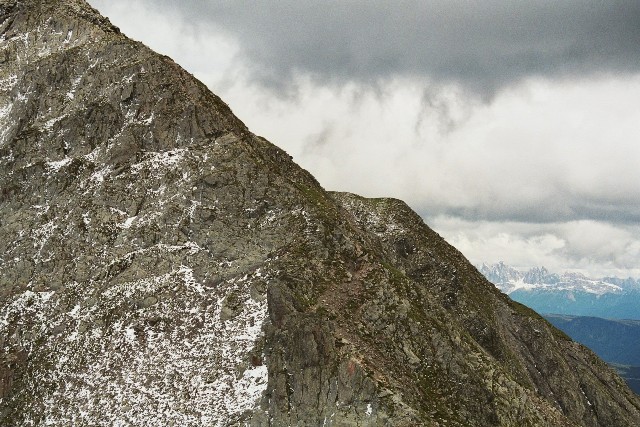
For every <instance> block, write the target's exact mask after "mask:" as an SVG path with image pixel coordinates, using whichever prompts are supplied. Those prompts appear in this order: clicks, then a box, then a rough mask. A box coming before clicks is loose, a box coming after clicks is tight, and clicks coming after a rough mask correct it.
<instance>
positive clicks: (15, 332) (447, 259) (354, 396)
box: [0, 0, 640, 426]
mask: <svg viewBox="0 0 640 427" xmlns="http://www.w3.org/2000/svg"><path fill="white" fill-rule="evenodd" d="M0 34H1V35H0V64H1V68H0V424H2V425H8V426H9V425H11V426H45V425H71V426H76V425H77V426H80V425H92V426H94V425H95V426H127V425H132V426H158V425H167V426H170V425H175V426H210V425H216V426H218V425H219V426H223V425H253V426H267V425H272V426H280V425H299V426H307V425H398V426H400V425H406V426H413V425H428V426H431V425H433V426H437V425H450V426H451V425H458V426H467V425H477V426H490V425H505V426H507V425H532V426H533V425H535V426H563V425H567V426H577V425H585V426H612V425H616V426H635V425H638V424H639V423H640V412H639V411H638V408H639V407H640V402H639V401H638V399H637V397H635V395H633V394H632V393H631V392H630V391H629V390H628V388H627V387H626V386H625V384H624V382H623V381H622V380H620V378H619V377H617V375H615V374H614V373H613V372H612V371H611V370H609V369H608V368H607V367H606V366H605V365H604V364H603V363H601V362H600V361H599V360H598V359H597V358H595V357H594V356H593V354H591V353H590V352H589V351H587V350H585V349H584V348H581V347H580V346H578V345H577V344H574V343H572V342H571V341H569V340H568V339H567V338H566V337H565V336H563V335H562V334H561V333H559V332H558V331H556V330H555V329H553V328H551V327H550V326H549V325H548V324H547V323H546V322H545V321H544V320H542V319H541V318H539V317H538V316H536V315H535V314H534V313H533V312H531V311H529V310H527V309H525V308H523V307H521V306H519V305H517V304H514V303H512V302H511V301H510V300H508V298H506V297H505V296H503V295H501V294H500V293H499V291H497V290H496V289H495V288H494V287H493V286H492V285H490V284H489V283H488V282H487V281H486V280H485V279H484V278H483V277H482V276H481V275H480V274H479V273H478V272H477V270H476V269H475V268H474V267H473V266H471V265H470V264H469V263H468V262H467V261H466V260H465V259H464V258H463V257H462V255H461V254H460V253H459V252H457V251H456V250H455V249H453V248H452V247H450V246H449V245H447V244H446V243H445V242H444V241H443V240H442V239H441V238H440V237H439V236H438V235H437V234H435V233H434V232H433V231H431V230H430V229H429V228H428V227H427V226H426V225H424V223H423V222H422V221H421V220H420V218H419V217H418V216H417V215H416V214H415V213H413V212H412V211H411V210H410V209H409V208H408V207H407V206H406V205H404V204H403V203H402V202H400V201H397V200H389V199H364V198H361V197H358V196H355V195H351V194H344V193H328V192H326V191H325V190H324V189H323V188H322V187H321V186H320V185H319V184H318V183H317V182H316V181H315V180H314V178H313V177H312V176H311V175H309V174H308V173H307V172H305V171H304V170H302V169H300V168H299V167H298V166H297V165H295V164H294V163H293V162H292V161H291V159H290V157H289V156H288V155H287V154H286V153H284V152H283V151H281V150H279V149H278V148H276V147H275V146H273V145H271V144H270V143H269V142H267V141H265V140H264V139H262V138H260V137H257V136H255V135H253V134H251V133H250V132H249V131H248V130H247V129H246V127H245V126H244V125H243V123H242V122H241V121H240V120H238V119H237V118H236V117H235V116H234V115H233V114H232V113H231V111H230V110H229V108H228V107H227V105H226V104H224V102H222V101H221V100H220V99H219V98H218V97H216V96H215V95H213V94H212V93H211V92H209V90H208V89H207V88H206V87H205V86H204V85H203V84H201V83H200V82H198V81H197V80H195V79H194V78H193V77H192V76H191V75H189V74H188V73H187V72H185V71H184V70H183V69H181V68H180V67H179V66H178V65H176V64H175V63H174V62H173V61H171V60H170V59H169V58H166V57H163V56H160V55H157V54H155V53H153V52H152V51H150V50H149V49H148V48H146V47H145V46H143V45H141V44H139V43H136V42H133V41H131V40H129V39H127V38H126V37H125V36H124V35H122V34H120V32H119V31H118V29H117V28H116V27H114V26H112V25H111V24H110V23H109V22H108V21H107V20H106V19H105V18H103V17H101V16H100V15H99V14H98V13H97V12H96V11H95V10H93V9H91V8H90V7H89V6H88V5H87V4H86V3H84V2H83V1H81V0H49V1H47V0H44V1H43V0H39V1H36V0H25V1H17V0H0Z"/></svg>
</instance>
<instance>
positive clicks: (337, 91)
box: [89, 0, 640, 277]
mask: <svg viewBox="0 0 640 427" xmlns="http://www.w3.org/2000/svg"><path fill="white" fill-rule="evenodd" d="M89 2H90V3H91V4H92V5H93V6H94V7H96V8H97V9H98V10H100V11H101V12H102V14H103V15H106V16H108V17H109V18H110V19H111V21H112V22H113V23H114V24H115V25H117V26H119V27H120V28H121V29H122V30H123V32H124V33H125V34H127V35H128V36H130V37H132V38H134V39H137V40H140V41H142V42H144V43H145V44H147V45H149V46H150V47H152V48H153V49H155V50H156V51H159V52H161V53H163V54H166V55H169V56H171V57H172V58H173V59H174V60H176V61H177V62H178V63H180V64H181V65H182V66H183V67H184V68H185V69H187V70H188V71H190V72H191V73H193V74H194V75H195V76H196V77H198V78H199V79H200V80H202V81H203V82H204V83H206V84H207V85H208V86H209V88H211V90H212V91H213V92H214V93H216V94H217V95H219V96H221V97H222V98H223V99H224V100H225V101H226V102H227V103H228V104H229V105H230V106H231V108H232V109H233V111H234V112H235V113H236V115H238V116H239V117H240V118H241V119H242V120H243V121H244V122H245V123H246V124H247V125H248V126H249V127H250V129H251V130H252V131H253V132H254V133H257V134H259V135H262V136H264V137H266V138H267V139H269V140H270V141H271V142H273V143H274V144H276V145H278V146H280V147H282V148H283V149H285V150H286V151H288V152H289V153H290V154H291V155H292V156H293V158H294V160H295V161H296V162H298V163H299V164H300V165H302V166H303V167H305V168H306V169H308V170H309V171H311V172H312V173H313V174H314V175H315V176H316V177H317V178H318V180H319V181H320V182H321V183H322V184H323V186H324V187H325V188H327V189H332V190H345V191H352V192H356V193H359V194H362V195H365V196H393V197H398V198H401V199H403V200H405V201H407V203H409V205H411V206H412V207H413V208H414V209H415V210H416V211H417V212H419V213H420V214H421V215H422V216H423V217H424V219H425V221H426V222H427V223H428V224H429V225H430V226H431V227H432V228H434V229H435V230H436V231H438V232H439V233H440V234H441V235H443V236H444V237H445V238H446V239H447V240H448V241H449V242H450V243H452V244H453V245H454V246H456V247H457V248H458V249H460V250H461V251H462V252H463V253H464V254H465V255H466V256H467V257H468V258H469V259H470V260H471V261H472V262H474V263H476V264H478V263H481V262H488V263H493V262H497V261H500V260H502V261H505V262H506V263H509V264H512V265H514V266H516V267H520V268H527V267H530V266H540V265H544V266H546V267H547V268H549V269H550V270H552V271H556V272H561V271H565V270H572V271H581V272H584V273H586V274H588V275H592V276H605V275H617V276H621V277H627V276H634V277H640V48H639V46H640V2H639V1H638V0H628V1H616V0H607V1H601V0H564V1H557V0H528V1H515V0H501V1H498V0H487V1H481V2H480V1H477V2H472V1H457V0H446V1H424V0H423V1H417V0H416V1H394V2H390V1H368V0H361V1H346V0H341V1H322V2H320V1H307V0H295V1H284V0H277V1H261V2H235V1H210V0H181V1H179V2H176V1H169V0H136V1H135V2H133V1H131V0H126V1H125V0H89Z"/></svg>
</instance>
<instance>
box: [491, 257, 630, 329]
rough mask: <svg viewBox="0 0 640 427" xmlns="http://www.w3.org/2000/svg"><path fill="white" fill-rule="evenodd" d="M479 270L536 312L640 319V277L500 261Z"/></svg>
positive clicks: (512, 296)
mask: <svg viewBox="0 0 640 427" xmlns="http://www.w3.org/2000/svg"><path fill="white" fill-rule="evenodd" d="M478 269H479V270H480V272H481V273H482V274H483V275H484V276H485V277H486V278H487V279H488V280H489V281H490V282H492V283H494V284H495V285H496V287H498V289H500V290H501V291H502V292H504V293H506V294H508V295H509V296H510V297H511V298H512V299H513V300H515V301H518V302H520V303H522V304H524V305H526V306H528V307H531V308H533V309H534V310H536V311H537V312H539V313H555V314H564V315H574V316H593V317H602V318H607V319H637V320H640V280H638V279H633V278H628V279H620V278H616V277H605V278H598V279H593V278H589V277H587V276H585V275H583V274H580V273H562V274H557V273H551V272H549V271H548V270H547V269H546V268H544V267H534V268H531V269H529V270H528V271H520V270H517V269H515V268H513V267H511V266H509V265H507V264H505V263H503V262H500V263H497V264H493V265H487V264H482V265H481V266H480V267H479V268H478Z"/></svg>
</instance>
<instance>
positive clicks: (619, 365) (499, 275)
mask: <svg viewBox="0 0 640 427" xmlns="http://www.w3.org/2000/svg"><path fill="white" fill-rule="evenodd" d="M478 269H479V270H480V272H481V273H482V274H483V275H484V276H485V277H486V278H487V279H488V280H489V281H490V282H492V283H494V284H495V285H496V287H497V288H498V289H500V290H501V291H502V292H504V293H506V294H508V295H509V296H510V297H511V298H512V299H513V300H515V301H518V302H520V303H522V304H524V305H526V306H528V307H530V308H532V309H534V310H536V311H537V312H538V313H541V314H542V315H543V316H544V317H545V318H546V319H547V320H548V321H549V322H550V323H551V324H553V326H555V327H556V328H558V329H560V330H561V331H563V332H564V333H565V334H567V335H568V336H569V337H571V339H573V340H574V341H577V342H579V343H581V344H583V345H585V346H587V347H589V348H590V349H591V350H593V352H594V353H596V354H597V355H598V356H599V357H600V358H602V360H604V361H605V362H607V363H609V365H611V366H612V367H614V368H615V369H616V370H617V371H618V373H619V374H620V375H621V376H622V377H623V378H624V379H625V381H626V382H627V384H629V386H630V387H631V389H632V390H634V391H635V392H636V393H639V394H640V320H637V319H640V280H638V279H633V278H628V279H620V278H616V277H605V278H600V279H592V278H589V277H586V276H585V275H583V274H579V273H563V274H556V273H551V272H549V271H548V270H547V269H546V268H544V267H534V268H531V269H529V270H527V271H520V270H517V269H515V268H513V267H511V266H509V265H507V264H505V263H503V262H500V263H498V264H493V265H487V264H482V265H481V266H480V267H478ZM549 313H557V314H549ZM630 319H636V320H630Z"/></svg>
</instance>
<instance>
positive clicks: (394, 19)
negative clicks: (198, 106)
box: [146, 0, 640, 94]
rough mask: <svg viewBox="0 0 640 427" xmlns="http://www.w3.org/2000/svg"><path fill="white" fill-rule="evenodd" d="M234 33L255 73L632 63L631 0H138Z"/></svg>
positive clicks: (494, 73)
mask: <svg viewBox="0 0 640 427" xmlns="http://www.w3.org/2000/svg"><path fill="white" fill-rule="evenodd" d="M146 3H147V4H148V5H149V6H152V7H162V8H165V7H170V8H172V9H173V11H174V12H176V13H178V14H182V15H183V17H184V18H186V19H188V20H189V21H190V22H191V23H192V24H193V25H197V26H199V27H200V29H199V31H201V30H202V28H206V27H207V26H211V25H213V26H214V27H216V30H220V29H222V30H223V31H225V32H226V33H227V34H229V35H231V36H232V37H234V38H235V39H236V40H238V41H239V42H240V45H241V48H242V51H243V53H244V55H246V56H247V58H248V59H249V61H250V62H251V64H252V65H253V66H254V68H253V70H254V71H255V72H256V75H257V77H260V78H261V79H263V81H273V82H282V81H283V78H286V77H289V76H291V75H293V74H294V73H296V72H305V73H309V74H310V75H312V76H314V77H316V78H320V79H328V80H338V81H342V80H355V81H360V82H362V81H365V82H375V81H377V80H379V79H384V78H386V77H388V76H391V75H397V74H401V75H409V76H424V77H426V78H428V79H431V80H433V81H435V82H443V83H451V82H457V83H461V84H463V85H465V86H466V87H468V88H471V89H473V90H475V91H477V92H480V93H485V94H491V93H493V92H494V91H495V90H496V89H499V88H500V87H502V86H504V85H509V84H510V83H513V82H517V81H519V80H520V79H522V78H524V77H527V76H532V75H540V76H545V77H563V76H574V75H585V74H587V75H589V74H594V73H596V74H597V73H614V74H619V73H635V72H638V71H639V70H640V49H638V46H640V2H639V1H638V0H607V1H602V0H567V1H557V0H532V1H497V0H491V1H482V2H480V1H460V0H446V1H433V0H432V1H418V0H408V1H396V2H389V1H343V0H340V1H338V0H334V1H323V2H320V1H308V0H295V1H282V0H278V1H260V2H254V3H252V4H251V7H247V6H246V4H244V2H231V1H205V0H182V1H181V2H179V3H177V2H173V1H169V0H146Z"/></svg>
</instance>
